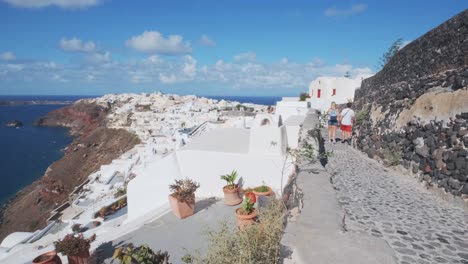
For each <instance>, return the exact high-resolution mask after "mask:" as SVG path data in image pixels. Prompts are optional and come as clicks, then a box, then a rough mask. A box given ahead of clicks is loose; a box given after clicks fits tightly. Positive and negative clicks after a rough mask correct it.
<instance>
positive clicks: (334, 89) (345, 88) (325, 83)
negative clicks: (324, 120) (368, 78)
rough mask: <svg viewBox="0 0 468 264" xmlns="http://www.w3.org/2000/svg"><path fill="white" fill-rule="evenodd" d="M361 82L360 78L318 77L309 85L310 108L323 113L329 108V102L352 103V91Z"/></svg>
mask: <svg viewBox="0 0 468 264" xmlns="http://www.w3.org/2000/svg"><path fill="white" fill-rule="evenodd" d="M361 81H362V80H361V77H358V78H356V79H350V78H346V77H319V78H317V79H315V80H314V81H312V82H311V83H310V85H309V96H310V98H309V99H308V101H309V102H310V106H311V107H312V108H314V109H318V110H320V111H322V112H323V111H327V110H328V109H329V108H330V105H331V102H335V103H337V104H345V103H347V102H350V101H353V99H354V91H356V89H358V88H359V87H361Z"/></svg>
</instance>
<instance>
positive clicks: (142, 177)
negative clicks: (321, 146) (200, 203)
mask: <svg viewBox="0 0 468 264" xmlns="http://www.w3.org/2000/svg"><path fill="white" fill-rule="evenodd" d="M288 161H289V163H286V164H287V165H286V167H285V168H284V177H283V182H282V185H281V175H282V171H283V166H284V164H285V158H284V157H282V156H278V155H270V156H265V155H247V154H240V153H225V152H213V151H200V150H183V149H182V150H179V151H176V152H174V153H172V154H170V155H168V156H167V157H165V158H163V159H161V160H158V161H157V162H154V163H152V164H150V165H149V166H148V167H147V168H146V169H145V172H144V173H141V174H139V175H138V176H137V177H136V178H135V179H133V180H132V181H130V183H129V184H128V187H127V200H128V217H127V222H129V221H133V220H136V219H137V218H139V217H142V216H144V215H148V214H149V213H151V212H152V211H163V210H166V209H167V208H168V207H169V203H168V195H169V194H170V192H169V184H172V183H173V182H174V179H176V178H177V179H183V178H190V179H192V180H194V181H197V182H200V188H199V189H198V190H197V192H196V196H197V197H212V196H216V197H223V196H224V194H223V186H224V185H225V184H226V183H225V181H223V180H221V179H220V176H221V175H223V174H226V173H230V172H231V171H233V170H236V171H237V172H238V175H239V179H240V178H241V177H242V180H243V181H244V186H246V187H256V186H259V185H261V184H262V183H263V182H265V183H266V184H267V185H269V186H270V187H272V188H273V190H275V191H277V192H279V191H280V189H282V188H284V186H285V185H286V183H287V181H288V177H289V176H290V175H291V173H293V171H294V166H293V165H292V163H291V160H288ZM179 165H180V168H179Z"/></svg>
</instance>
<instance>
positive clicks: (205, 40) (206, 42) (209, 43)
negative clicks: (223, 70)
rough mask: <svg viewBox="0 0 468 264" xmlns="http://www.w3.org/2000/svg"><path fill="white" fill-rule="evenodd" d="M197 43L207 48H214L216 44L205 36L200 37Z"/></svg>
mask: <svg viewBox="0 0 468 264" xmlns="http://www.w3.org/2000/svg"><path fill="white" fill-rule="evenodd" d="M199 42H200V44H202V45H204V46H208V47H214V46H216V42H215V41H214V40H212V39H211V38H209V37H208V36H207V35H202V36H201V38H200V40H199Z"/></svg>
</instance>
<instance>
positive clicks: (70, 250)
mask: <svg viewBox="0 0 468 264" xmlns="http://www.w3.org/2000/svg"><path fill="white" fill-rule="evenodd" d="M95 239H96V235H92V236H91V237H90V238H84V236H83V234H79V235H73V234H68V235H66V236H65V237H64V238H63V239H59V240H58V241H55V242H54V245H55V251H56V252H58V253H62V254H63V255H65V256H67V258H68V263H70V264H88V259H89V248H90V247H91V242H93V241H94V240H95Z"/></svg>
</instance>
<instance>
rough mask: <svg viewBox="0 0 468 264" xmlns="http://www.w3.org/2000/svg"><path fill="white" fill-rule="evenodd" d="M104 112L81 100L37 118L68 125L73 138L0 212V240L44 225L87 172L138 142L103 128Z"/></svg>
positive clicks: (49, 123) (43, 122) (45, 123)
mask: <svg viewBox="0 0 468 264" xmlns="http://www.w3.org/2000/svg"><path fill="white" fill-rule="evenodd" d="M107 113H108V108H107V107H103V106H99V105H95V104H90V103H87V102H85V101H81V102H77V103H75V104H73V105H71V106H66V107H63V108H61V109H58V110H55V111H52V112H50V113H49V114H47V115H46V116H45V117H43V118H41V119H40V120H38V122H37V124H38V125H43V126H65V127H69V128H70V133H71V134H72V135H74V136H76V137H75V139H74V140H73V142H72V143H71V144H70V145H69V146H68V147H67V148H66V149H65V155H64V157H63V158H61V159H60V160H58V161H56V162H54V163H53V164H52V165H50V166H49V168H48V169H47V171H46V172H45V174H44V176H43V177H41V178H40V179H38V180H37V181H35V182H34V183H32V184H31V185H29V186H27V187H26V188H24V189H23V190H22V191H21V192H20V193H19V194H18V195H17V196H16V197H15V198H14V199H13V200H12V201H10V203H9V204H8V206H7V207H6V208H5V209H4V210H3V211H2V218H1V225H0V240H2V239H3V238H4V237H5V236H6V235H8V234H10V233H11V232H15V231H34V230H37V229H39V228H41V227H44V226H45V225H46V220H47V219H48V218H49V217H50V211H51V210H52V209H54V208H55V207H57V206H58V205H60V204H62V203H64V202H65V201H67V200H68V195H69V194H70V193H71V192H72V191H73V189H74V188H75V187H76V186H78V185H80V184H81V183H82V182H84V181H85V180H86V179H87V177H88V175H89V174H91V173H92V172H94V171H96V170H97V169H99V167H100V166H101V165H103V164H108V163H110V162H111V161H112V160H113V159H115V158H117V157H119V156H120V155H121V154H123V153H124V152H126V151H127V150H129V149H131V148H133V146H135V145H136V144H138V143H139V142H140V141H139V139H138V137H137V136H135V135H133V134H131V133H129V132H127V131H126V130H122V129H118V130H117V129H108V128H106V127H105V117H106V115H107Z"/></svg>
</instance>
